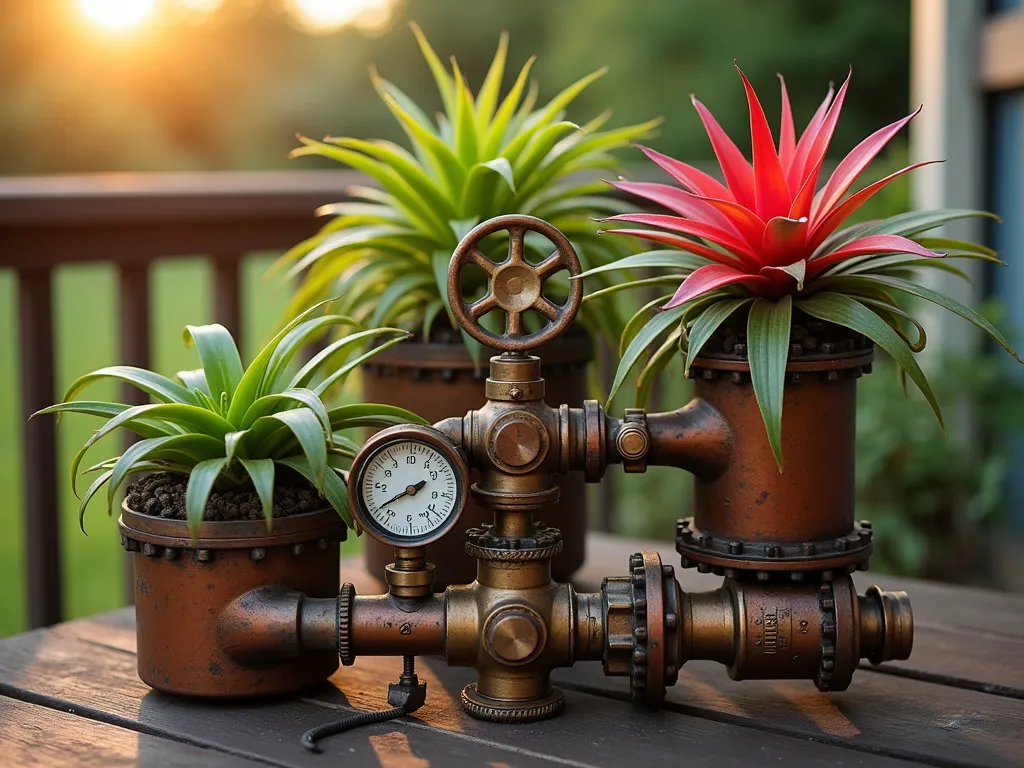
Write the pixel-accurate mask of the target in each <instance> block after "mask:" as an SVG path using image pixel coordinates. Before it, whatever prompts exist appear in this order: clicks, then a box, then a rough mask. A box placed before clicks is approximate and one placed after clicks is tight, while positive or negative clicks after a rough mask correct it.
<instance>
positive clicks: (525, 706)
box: [459, 683, 565, 723]
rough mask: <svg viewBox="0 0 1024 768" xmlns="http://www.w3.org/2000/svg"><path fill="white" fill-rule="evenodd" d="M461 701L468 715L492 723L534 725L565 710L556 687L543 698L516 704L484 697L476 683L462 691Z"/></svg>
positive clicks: (560, 693) (561, 697)
mask: <svg viewBox="0 0 1024 768" xmlns="http://www.w3.org/2000/svg"><path fill="white" fill-rule="evenodd" d="M459 699H460V703H461V704H462V709H463V711H465V712H466V714H469V715H472V716H473V717H475V718H477V719H478V720H488V721H490V722H492V723H533V722H536V721H537V720H546V719H547V718H549V717H554V716H555V715H558V714H560V713H561V712H562V710H563V709H565V696H564V695H563V694H562V691H561V690H559V689H558V688H555V687H554V686H552V687H551V692H550V693H548V695H547V696H545V697H543V698H540V699H536V700H532V701H523V702H514V701H499V700H497V699H491V698H490V697H488V696H484V695H482V694H480V693H479V692H478V691H477V689H476V683H470V684H469V685H467V686H466V687H465V688H463V689H462V695H461V696H460V697H459Z"/></svg>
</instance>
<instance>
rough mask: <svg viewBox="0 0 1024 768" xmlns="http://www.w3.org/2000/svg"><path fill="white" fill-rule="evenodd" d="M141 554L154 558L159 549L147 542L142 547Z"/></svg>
mask: <svg viewBox="0 0 1024 768" xmlns="http://www.w3.org/2000/svg"><path fill="white" fill-rule="evenodd" d="M142 554H144V555H145V556H146V557H156V556H157V555H159V554H160V547H158V546H157V545H156V544H150V543H149V542H148V541H147V542H146V543H145V544H143V545H142Z"/></svg>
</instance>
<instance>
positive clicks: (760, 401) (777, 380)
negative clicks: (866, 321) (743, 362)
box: [747, 294, 889, 472]
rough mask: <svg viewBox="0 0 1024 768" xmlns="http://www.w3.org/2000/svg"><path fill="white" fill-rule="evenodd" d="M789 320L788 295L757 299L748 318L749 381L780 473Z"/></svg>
mask: <svg viewBox="0 0 1024 768" xmlns="http://www.w3.org/2000/svg"><path fill="white" fill-rule="evenodd" d="M792 321H793V297H792V296H789V295H788V294H787V295H786V296H783V297H782V298H781V299H780V300H779V301H769V300H768V299H757V300H756V301H755V302H754V303H753V305H752V306H751V307H750V315H749V316H748V317H747V361H748V363H749V364H750V381H751V383H752V384H753V385H754V396H755V397H756V398H757V405H758V407H759V408H760V409H761V418H762V419H763V420H764V426H765V430H766V431H767V433H768V444H769V445H770V446H771V449H772V453H773V454H774V455H775V462H776V463H777V464H778V465H779V472H782V401H783V395H784V391H785V384H786V361H787V360H788V358H789V330H790V326H791V324H792ZM879 322H881V320H879ZM888 327H889V326H886V328H888Z"/></svg>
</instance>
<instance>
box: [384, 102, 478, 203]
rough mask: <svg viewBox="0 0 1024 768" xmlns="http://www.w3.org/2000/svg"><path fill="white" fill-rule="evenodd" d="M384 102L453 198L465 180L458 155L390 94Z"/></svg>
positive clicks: (463, 169) (464, 172) (464, 171)
mask: <svg viewBox="0 0 1024 768" xmlns="http://www.w3.org/2000/svg"><path fill="white" fill-rule="evenodd" d="M384 103H385V104H386V105H387V108H388V109H389V110H391V114H393V115H394V116H395V117H397V118H398V122H400V123H401V124H402V128H404V129H405V132H406V134H407V135H408V136H409V139H410V140H411V141H412V142H413V143H414V144H417V145H419V147H420V148H421V149H422V151H423V153H424V154H425V155H426V156H427V159H428V160H429V161H430V164H431V165H432V166H433V168H434V170H435V171H436V172H437V174H438V175H439V176H440V177H441V179H442V180H443V181H444V184H445V187H446V188H447V190H448V195H449V196H450V197H451V198H453V199H455V198H456V197H457V196H458V193H459V191H460V190H461V189H462V184H463V182H464V181H465V180H466V169H465V168H463V167H462V162H461V161H460V160H459V157H458V155H456V154H455V152H453V151H452V148H451V147H449V146H448V145H447V144H445V143H444V141H442V140H441V139H440V138H438V137H437V136H436V135H434V134H433V133H431V132H430V131H428V130H426V129H425V128H424V127H423V126H422V125H420V124H419V123H417V122H416V120H415V119H413V117H412V116H411V115H410V114H409V113H408V112H406V111H405V110H404V109H402V106H401V105H400V104H399V103H398V102H397V101H395V100H394V99H393V98H392V97H391V96H385V97H384Z"/></svg>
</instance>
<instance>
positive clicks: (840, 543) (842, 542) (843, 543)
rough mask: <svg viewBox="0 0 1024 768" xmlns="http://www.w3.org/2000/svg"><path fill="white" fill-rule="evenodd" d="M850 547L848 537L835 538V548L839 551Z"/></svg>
mask: <svg viewBox="0 0 1024 768" xmlns="http://www.w3.org/2000/svg"><path fill="white" fill-rule="evenodd" d="M849 548H850V541H849V539H836V550H837V551H839V552H845V551H846V550H848V549H849Z"/></svg>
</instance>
